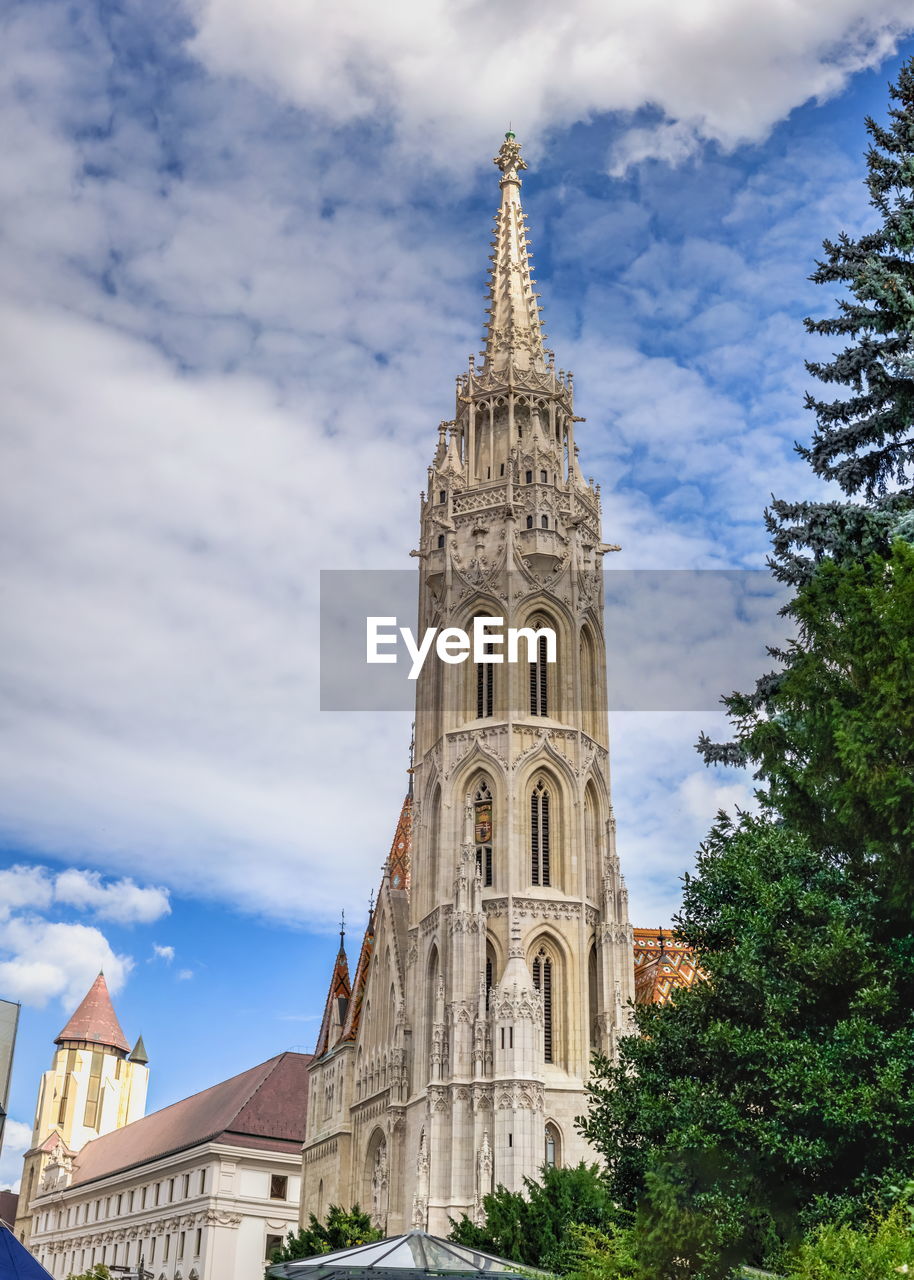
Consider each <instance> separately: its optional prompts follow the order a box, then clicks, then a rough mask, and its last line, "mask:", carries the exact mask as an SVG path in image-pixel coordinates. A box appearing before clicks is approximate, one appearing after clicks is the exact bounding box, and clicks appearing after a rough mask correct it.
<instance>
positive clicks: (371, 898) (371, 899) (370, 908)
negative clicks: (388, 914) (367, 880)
mask: <svg viewBox="0 0 914 1280" xmlns="http://www.w3.org/2000/svg"><path fill="white" fill-rule="evenodd" d="M373 915H374V889H372V891H371V893H370V894H369V895H368V918H369V920H370V919H371V917H372V916H373Z"/></svg>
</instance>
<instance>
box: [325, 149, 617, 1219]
mask: <svg viewBox="0 0 914 1280" xmlns="http://www.w3.org/2000/svg"><path fill="white" fill-rule="evenodd" d="M495 163H496V165H497V166H498V169H499V171H500V174H501V181H500V188H501V203H500V208H499V210H498V213H497V215H496V220H495V239H494V242H493V249H494V252H493V255H492V268H491V272H490V280H489V306H488V311H487V316H488V320H487V325H486V346H485V351H484V353H483V355H482V361H481V364H478V363H477V362H476V361H475V360H474V359H471V360H470V364H469V368H468V370H467V371H466V372H465V373H464V374H462V375H461V376H460V377H459V379H458V385H457V400H456V411H455V417H454V419H453V420H452V421H451V422H445V423H442V424H441V426H440V428H439V431H438V442H437V448H436V449H435V453H434V458H433V461H432V465H431V467H430V468H429V473H428V492H427V493H426V494H423V497H422V506H421V519H420V541H419V549H418V552H417V553H416V554H417V555H418V558H419V567H420V574H419V633H420V634H422V632H423V631H424V629H425V628H426V627H444V626H457V627H460V628H463V629H464V630H470V628H471V626H472V620H473V618H474V617H476V616H479V615H486V616H493V617H498V618H501V619H503V620H504V625H505V627H527V628H530V629H532V630H534V631H540V630H541V629H551V630H552V631H553V632H554V633H555V635H556V637H557V660H556V661H555V662H554V663H553V662H550V661H549V658H550V654H549V649H548V638H547V637H546V636H545V635H544V636H540V637H539V638H537V639H536V640H535V642H534V650H533V658H534V660H533V661H532V662H531V663H528V662H526V661H522V662H520V663H518V664H514V665H510V664H507V663H503V664H500V665H499V664H494V663H485V662H479V663H476V664H473V663H471V662H465V663H463V664H462V665H445V664H444V663H442V662H441V661H439V660H437V659H434V660H429V661H428V662H426V664H425V666H424V668H423V670H422V673H421V675H420V677H419V681H418V686H417V694H416V730H415V734H416V742H415V760H414V768H413V769H412V778H411V790H410V795H409V796H408V797H407V800H406V803H405V805H404V808H403V812H402V814H401V818H400V822H399V824H398V827H397V831H396V834H395V837H394V841H393V846H392V848H391V851H390V856H389V858H388V861H387V864H386V868H385V873H384V878H383V882H382V886H381V891H380V894H379V897H378V902H377V906H376V907H375V909H374V912H373V915H372V918H371V921H370V923H369V926H368V930H367V933H366V935H365V939H364V942H363V945H362V950H361V954H360V956H359V959H358V963H357V966H356V971H355V974H354V975H353V976H352V977H350V974H349V971H348V965H347V962H346V956H345V952H344V951H343V950H342V948H341V950H340V955H339V956H338V958H337V964H336V967H335V970H334V974H333V978H332V982H331V987H330V991H329V993H328V997H327V1004H326V1010H325V1014H324V1020H323V1025H322V1027H321V1031H320V1037H319V1040H318V1044H317V1048H316V1052H315V1058H314V1061H313V1062H312V1064H311V1069H310V1077H311V1079H310V1087H311V1097H310V1106H309V1116H308V1128H307V1138H306V1141H305V1144H304V1153H303V1158H304V1164H303V1188H302V1214H303V1217H307V1215H308V1214H309V1213H311V1212H313V1213H315V1214H318V1215H321V1214H322V1213H324V1212H326V1209H327V1207H328V1205H329V1204H330V1203H331V1202H338V1203H343V1204H349V1203H352V1202H353V1201H356V1200H357V1201H360V1202H361V1204H362V1205H363V1206H364V1207H367V1208H369V1209H370V1210H371V1212H372V1213H373V1215H374V1217H375V1220H376V1221H377V1222H378V1224H379V1225H381V1226H382V1227H383V1228H385V1229H386V1231H387V1233H388V1234H394V1233H397V1232H400V1231H403V1230H405V1229H407V1228H409V1227H411V1226H413V1227H422V1228H426V1229H427V1230H429V1231H431V1232H433V1233H439V1234H446V1232H447V1229H448V1217H449V1216H458V1215H460V1214H461V1213H463V1212H468V1213H470V1214H473V1215H478V1213H479V1208H480V1204H481V1200H482V1197H483V1196H484V1195H485V1194H486V1192H488V1191H490V1190H492V1188H493V1187H494V1186H495V1185H496V1184H497V1183H503V1184H504V1185H505V1186H507V1187H509V1188H519V1187H520V1186H521V1183H522V1179H523V1177H524V1176H525V1175H534V1174H535V1173H536V1172H537V1170H538V1169H539V1168H541V1167H542V1165H543V1164H544V1162H545V1163H553V1162H556V1163H558V1162H562V1163H574V1162H577V1161H578V1160H580V1159H581V1158H585V1157H588V1156H589V1155H591V1154H592V1153H591V1152H589V1150H588V1149H587V1147H586V1145H585V1144H584V1142H583V1140H582V1139H581V1137H580V1136H579V1134H578V1133H577V1131H576V1129H575V1123H574V1121H575V1117H576V1116H578V1115H579V1114H581V1112H582V1111H583V1110H584V1106H585V1094H584V1088H585V1082H586V1079H587V1075H588V1068H589V1061H590V1055H591V1052H592V1050H594V1049H596V1048H599V1049H601V1050H603V1051H604V1052H606V1053H608V1054H610V1055H612V1054H613V1053H614V1052H615V1050H616V1046H617V1043H618V1039H619V1037H620V1035H622V1034H624V1033H625V1032H626V1031H627V1029H628V1014H627V1010H626V1006H627V1002H628V1001H629V1000H631V999H632V998H633V997H634V964H633V944H632V930H631V927H630V925H629V920H628V905H627V897H626V891H625V888H624V885H623V882H622V877H621V874H620V869H619V860H618V857H617V854H616V848H615V825H614V821H613V811H612V803H611V795H610V779H609V755H608V746H609V744H608V726H607V701H606V680H605V670H606V658H605V645H604V634H603V592H602V573H601V568H602V561H603V555H604V553H605V552H607V551H609V550H613V549H614V548H611V547H608V546H607V545H606V544H604V542H603V535H602V530H601V511H600V494H599V490H598V489H597V488H595V487H594V486H593V485H592V484H590V483H588V482H587V481H586V480H585V479H584V477H583V474H582V472H581V467H580V465H579V462H578V449H577V445H576V443H575V427H576V425H577V423H578V422H580V421H581V420H580V419H579V418H577V417H576V415H575V411H574V392H573V382H572V376H571V374H569V373H565V372H564V370H557V369H556V365H555V359H554V357H553V354H552V353H551V352H550V351H548V350H547V349H546V348H545V346H544V342H543V336H544V335H543V333H542V329H541V324H540V316H539V312H540V308H539V307H538V305H537V296H538V295H537V294H536V293H535V292H534V288H533V284H534V282H533V280H532V279H531V272H530V259H529V248H528V241H527V234H526V229H525V220H524V215H523V212H522V209H521V202H520V187H521V179H520V171H521V170H523V169H525V168H526V165H525V164H524V162H523V160H522V159H521V156H520V148H519V146H518V145H517V142H516V140H515V138H514V135H513V134H510V133H509V134H508V135H507V137H506V139H505V142H504V145H503V146H502V148H501V150H500V151H499V153H498V156H497V157H496V160H495ZM501 652H504V650H501ZM522 652H523V650H522Z"/></svg>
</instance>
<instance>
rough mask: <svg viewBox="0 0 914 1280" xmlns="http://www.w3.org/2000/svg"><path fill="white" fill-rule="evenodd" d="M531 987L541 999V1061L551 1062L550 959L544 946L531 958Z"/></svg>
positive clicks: (551, 1005) (551, 1002)
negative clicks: (532, 986)
mask: <svg viewBox="0 0 914 1280" xmlns="http://www.w3.org/2000/svg"><path fill="white" fill-rule="evenodd" d="M533 985H534V986H535V987H536V989H537V991H538V992H539V993H540V995H541V996H542V998H543V1059H544V1061H545V1062H552V1061H553V1057H552V1051H553V1034H552V1033H553V1023H552V1015H553V1000H552V994H553V993H552V957H551V956H550V954H549V952H548V951H547V950H546V948H545V946H541V947H540V949H539V950H538V951H537V953H536V955H535V956H534V958H533Z"/></svg>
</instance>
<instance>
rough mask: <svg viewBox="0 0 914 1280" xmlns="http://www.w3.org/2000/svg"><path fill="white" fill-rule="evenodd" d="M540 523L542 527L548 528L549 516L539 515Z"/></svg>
mask: <svg viewBox="0 0 914 1280" xmlns="http://www.w3.org/2000/svg"><path fill="white" fill-rule="evenodd" d="M540 524H541V525H542V526H543V528H544V529H548V528H549V517H548V516H540Z"/></svg>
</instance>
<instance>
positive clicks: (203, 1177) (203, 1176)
mask: <svg viewBox="0 0 914 1280" xmlns="http://www.w3.org/2000/svg"><path fill="white" fill-rule="evenodd" d="M205 1190H206V1170H205V1169H201V1170H200V1194H201V1196H202V1195H203V1193H204V1191H205Z"/></svg>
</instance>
